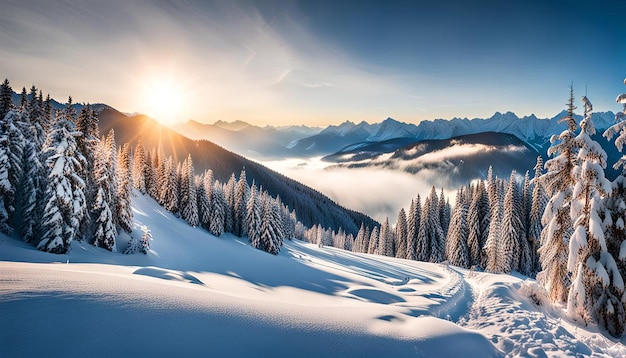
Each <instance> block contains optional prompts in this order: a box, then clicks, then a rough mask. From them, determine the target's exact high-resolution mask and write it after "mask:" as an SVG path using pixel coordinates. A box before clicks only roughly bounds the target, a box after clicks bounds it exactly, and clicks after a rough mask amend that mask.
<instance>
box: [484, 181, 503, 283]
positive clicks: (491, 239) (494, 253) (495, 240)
mask: <svg viewBox="0 0 626 358" xmlns="http://www.w3.org/2000/svg"><path fill="white" fill-rule="evenodd" d="M488 186H489V198H490V199H489V206H490V208H491V213H490V215H489V217H490V221H489V236H488V237H487V241H486V242H485V248H484V250H483V251H484V252H483V256H484V259H485V263H484V267H485V270H486V271H489V272H495V273H502V272H505V267H504V265H503V263H504V262H503V260H502V259H501V255H502V254H503V247H502V246H503V243H502V240H501V239H500V235H501V232H502V230H501V228H502V226H501V224H502V211H503V210H502V209H503V207H502V206H503V204H502V199H501V197H502V190H501V189H500V187H501V186H500V185H499V184H498V180H494V179H493V177H491V180H490V181H489V182H488Z"/></svg>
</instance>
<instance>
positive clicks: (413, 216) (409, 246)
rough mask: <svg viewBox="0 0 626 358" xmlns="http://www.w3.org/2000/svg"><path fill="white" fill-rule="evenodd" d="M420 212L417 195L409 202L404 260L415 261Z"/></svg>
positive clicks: (420, 205) (419, 200) (419, 201)
mask: <svg viewBox="0 0 626 358" xmlns="http://www.w3.org/2000/svg"><path fill="white" fill-rule="evenodd" d="M421 211H422V204H421V198H420V196H419V195H418V196H417V198H416V199H414V200H411V205H410V206H409V216H408V218H407V230H406V231H407V232H406V236H407V242H406V259H408V260H417V234H418V232H419V227H420V221H421V215H422V214H421Z"/></svg>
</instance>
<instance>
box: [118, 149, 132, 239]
mask: <svg viewBox="0 0 626 358" xmlns="http://www.w3.org/2000/svg"><path fill="white" fill-rule="evenodd" d="M118 164H119V167H118V171H117V200H116V202H115V204H116V212H117V215H118V216H117V219H118V221H117V224H118V225H119V227H120V228H121V229H122V230H124V231H126V232H128V233H130V232H132V231H133V210H132V207H131V195H132V185H133V181H132V176H131V163H130V145H129V144H128V143H125V144H124V145H123V146H122V150H121V151H120V155H119V157H118Z"/></svg>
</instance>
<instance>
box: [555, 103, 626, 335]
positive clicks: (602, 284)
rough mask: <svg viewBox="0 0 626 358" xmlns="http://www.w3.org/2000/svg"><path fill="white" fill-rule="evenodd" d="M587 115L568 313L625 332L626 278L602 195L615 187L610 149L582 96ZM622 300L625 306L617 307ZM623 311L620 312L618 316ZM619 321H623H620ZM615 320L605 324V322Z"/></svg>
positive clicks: (577, 172)
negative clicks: (612, 246)
mask: <svg viewBox="0 0 626 358" xmlns="http://www.w3.org/2000/svg"><path fill="white" fill-rule="evenodd" d="M582 101H583V103H584V105H585V117H584V119H583V120H582V122H581V123H580V128H581V131H580V133H579V134H578V135H577V136H576V138H575V141H576V142H577V146H578V148H580V149H579V152H578V157H577V159H578V160H577V162H576V166H575V167H574V170H573V176H574V178H575V180H576V185H575V186H574V189H573V192H572V204H571V206H570V216H571V218H572V220H573V221H574V234H573V235H572V237H571V239H570V240H569V257H568V261H567V266H568V270H569V271H570V272H574V275H573V277H572V286H571V288H570V291H569V295H568V303H567V311H568V315H570V317H572V318H574V319H582V320H584V321H585V323H587V322H589V321H590V320H593V321H598V322H600V323H601V324H603V325H605V327H606V328H611V329H612V330H615V329H617V331H613V332H611V334H613V335H621V334H622V332H623V330H624V325H623V322H624V312H623V302H622V300H621V297H622V295H623V293H624V280H623V278H622V276H621V275H620V273H619V269H618V268H617V264H616V262H615V259H614V258H613V256H612V255H611V254H610V253H609V252H608V249H607V245H606V241H605V236H604V225H603V222H602V220H601V218H600V215H603V214H604V208H603V201H602V197H605V196H606V195H607V194H608V193H609V192H611V186H610V182H609V181H608V180H607V179H606V178H605V177H604V168H605V167H606V158H607V156H606V152H604V150H603V149H602V147H601V146H600V145H599V144H598V143H597V142H596V141H594V140H593V139H591V136H592V135H593V134H595V127H594V124H593V121H592V119H591V113H592V106H591V102H590V101H589V100H588V99H587V97H586V96H585V97H583V98H582ZM618 306H622V310H621V312H620V311H619V310H616V307H618ZM616 314H619V316H616ZM616 321H621V322H622V323H621V324H620V325H618V326H617V327H616V326H615V325H614V324H613V323H614V322H616ZM609 322H611V324H609V325H608V326H607V323H609Z"/></svg>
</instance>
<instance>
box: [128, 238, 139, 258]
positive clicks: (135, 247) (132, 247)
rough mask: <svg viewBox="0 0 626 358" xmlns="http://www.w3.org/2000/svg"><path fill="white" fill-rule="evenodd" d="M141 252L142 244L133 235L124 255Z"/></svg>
mask: <svg viewBox="0 0 626 358" xmlns="http://www.w3.org/2000/svg"><path fill="white" fill-rule="evenodd" d="M139 250H141V243H140V242H139V240H137V238H136V237H135V236H134V235H131V237H130V240H129V241H128V246H126V249H125V250H124V255H134V254H136V253H137V251H139Z"/></svg>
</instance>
